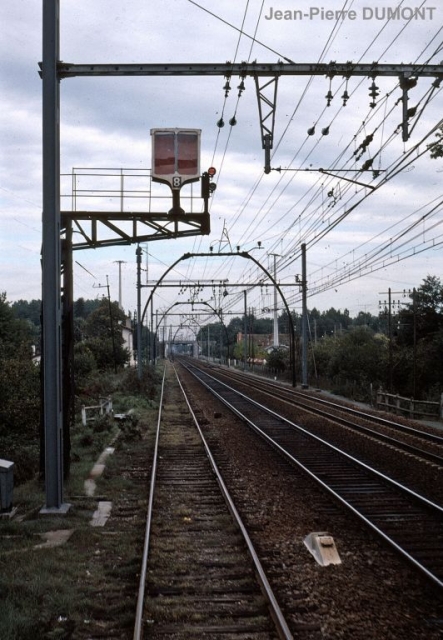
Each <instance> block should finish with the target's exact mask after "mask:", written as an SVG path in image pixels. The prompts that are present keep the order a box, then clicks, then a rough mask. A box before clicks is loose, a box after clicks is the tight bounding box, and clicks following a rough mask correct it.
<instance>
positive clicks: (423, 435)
mask: <svg viewBox="0 0 443 640" xmlns="http://www.w3.org/2000/svg"><path fill="white" fill-rule="evenodd" d="M220 374H221V375H224V376H226V377H228V378H229V377H231V378H234V377H236V378H237V379H238V380H241V379H243V380H244V379H245V374H244V373H242V372H237V371H230V372H229V374H228V373H227V372H226V371H223V370H222V369H220ZM249 379H250V378H248V384H251V383H250V382H249ZM252 380H253V383H252V384H253V385H254V386H255V387H256V388H258V389H260V391H264V393H267V394H268V395H271V396H272V393H271V392H270V389H271V388H272V389H275V390H276V391H277V392H278V394H282V395H279V396H278V397H279V398H280V399H283V400H285V401H286V402H288V403H290V404H293V405H294V406H297V405H298V406H302V407H305V406H306V405H304V404H303V403H302V402H299V401H298V400H296V399H295V398H303V400H304V401H305V402H312V403H314V404H316V403H318V404H322V405H324V406H326V407H331V408H333V409H336V410H337V411H341V412H342V413H348V414H350V415H352V416H356V417H359V418H363V419H364V420H367V421H368V422H373V423H375V424H378V425H380V426H382V427H387V428H389V429H394V430H396V431H402V432H403V433H405V434H407V435H410V436H412V437H414V438H420V439H421V440H427V441H428V442H432V443H433V444H437V445H442V446H443V437H442V436H439V435H437V434H435V433H429V432H427V431H422V430H420V429H415V428H413V427H408V426H407V425H404V424H400V423H399V422H394V421H392V420H388V419H386V418H382V417H381V416H376V415H373V414H370V413H367V412H366V411H360V410H359V409H354V408H352V407H349V406H346V405H341V404H338V403H337V402H331V401H330V400H326V399H325V398H318V397H316V398H313V397H311V396H309V395H307V394H306V393H303V392H300V391H295V390H294V389H286V388H285V387H283V386H282V385H279V384H275V383H274V382H273V381H272V380H266V383H265V382H263V379H262V378H256V377H252ZM274 397H277V395H276V396H274ZM315 411H316V412H317V411H318V412H320V411H321V410H320V409H315ZM324 415H325V416H326V415H327V414H324ZM334 419H335V417H334ZM337 420H343V422H346V420H345V419H344V418H337ZM353 425H354V423H351V422H350V423H349V426H353ZM355 426H356V427H358V428H362V429H363V428H365V427H360V425H355ZM375 433H376V435H380V436H381V439H383V438H387V437H388V436H383V435H382V434H378V432H375ZM393 441H394V442H396V440H395V438H393ZM417 451H421V450H420V449H417ZM411 452H412V453H413V451H411ZM423 453H424V454H425V455H429V456H431V457H434V461H435V462H436V463H437V464H440V465H441V464H442V462H443V460H442V459H441V458H440V456H434V455H433V454H428V453H427V452H423Z"/></svg>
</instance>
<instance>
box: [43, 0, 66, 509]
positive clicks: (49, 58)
mask: <svg viewBox="0 0 443 640" xmlns="http://www.w3.org/2000/svg"><path fill="white" fill-rule="evenodd" d="M59 20H60V2H59V0H44V1H43V60H42V86H43V96H42V98H43V122H42V125H43V136H42V140H43V216H42V222H43V235H42V313H43V332H42V338H43V351H42V355H43V358H42V367H43V370H42V371H43V428H44V451H45V491H46V503H45V506H44V507H43V508H42V509H41V513H42V514H53V513H66V512H67V511H68V510H69V507H70V505H69V504H64V503H63V457H62V456H63V413H62V411H63V408H62V405H63V398H62V390H61V384H60V381H61V379H62V364H61V363H62V340H61V335H62V332H61V240H60V231H61V213H60V119H59V113H60V81H59V80H60V79H59V75H58V64H59V59H60V29H59Z"/></svg>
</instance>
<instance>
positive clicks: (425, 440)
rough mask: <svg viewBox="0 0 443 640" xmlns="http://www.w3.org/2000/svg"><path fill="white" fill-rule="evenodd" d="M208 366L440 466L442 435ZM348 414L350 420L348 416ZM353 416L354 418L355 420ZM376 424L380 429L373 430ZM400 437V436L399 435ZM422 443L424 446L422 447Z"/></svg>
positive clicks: (247, 384)
mask: <svg viewBox="0 0 443 640" xmlns="http://www.w3.org/2000/svg"><path fill="white" fill-rule="evenodd" d="M212 369H213V370H214V373H215V375H216V376H217V377H218V378H222V379H225V380H235V381H237V383H239V384H243V385H244V386H245V388H249V389H254V390H256V391H259V392H260V393H261V394H265V395H266V396H268V397H270V398H274V399H277V400H279V401H280V402H284V403H286V404H287V405H289V406H291V407H296V408H298V409H302V410H304V411H306V412H308V413H312V414H314V415H317V416H320V417H322V418H326V419H329V420H333V421H334V423H335V424H340V425H341V426H343V427H347V428H349V429H352V430H353V431H355V432H359V433H361V434H364V435H367V436H369V437H371V438H373V439H374V440H378V441H380V442H384V443H386V444H388V445H390V446H392V447H395V448H397V449H400V450H401V451H405V452H407V453H410V454H412V455H414V456H417V457H418V458H421V459H423V460H427V461H429V462H432V463H433V464H435V465H437V466H439V467H443V437H442V436H440V435H438V434H436V433H431V432H428V431H423V430H420V429H418V428H413V427H410V426H407V425H404V424H401V423H398V422H395V421H391V420H388V419H386V418H382V417H380V416H376V415H373V414H370V413H367V412H365V411H361V410H358V409H354V408H352V407H348V406H346V405H342V404H338V403H335V402H331V401H329V400H325V399H323V398H318V397H315V398H312V397H310V396H309V395H308V394H306V393H302V392H298V391H295V390H294V389H286V388H285V387H283V386H282V385H279V384H275V383H273V382H272V381H268V380H267V381H266V382H265V381H263V380H260V379H257V378H255V377H252V376H245V375H244V374H242V373H239V372H236V371H226V370H223V369H221V368H219V367H216V368H212ZM319 405H320V406H319ZM351 417H352V418H354V420H351V419H350V418H351ZM355 420H358V422H356V421H355ZM380 427H381V428H382V431H380V430H377V428H380ZM400 437H401V438H402V439H399V438H400ZM423 446H426V447H427V448H425V449H424V448H423Z"/></svg>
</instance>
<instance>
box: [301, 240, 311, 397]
mask: <svg viewBox="0 0 443 640" xmlns="http://www.w3.org/2000/svg"><path fill="white" fill-rule="evenodd" d="M306 283H307V278H306V245H305V244H304V243H303V244H302V245H301V286H302V357H301V360H302V388H303V389H307V388H308V386H309V385H308V307H307V284H306Z"/></svg>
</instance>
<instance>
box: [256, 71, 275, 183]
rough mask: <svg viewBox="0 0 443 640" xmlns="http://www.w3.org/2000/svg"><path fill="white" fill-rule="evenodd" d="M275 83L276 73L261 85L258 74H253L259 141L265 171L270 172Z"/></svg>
mask: <svg viewBox="0 0 443 640" xmlns="http://www.w3.org/2000/svg"><path fill="white" fill-rule="evenodd" d="M277 84H278V75H275V76H274V77H272V78H271V79H270V80H267V82H265V83H264V84H262V85H261V86H260V83H259V79H258V76H255V88H256V91H257V100H258V113H259V117H260V131H261V141H262V148H263V149H264V150H265V173H270V172H271V149H272V146H273V143H274V128H275V110H276V105H277ZM265 92H269V93H270V96H267V95H266V93H265ZM265 109H266V111H265Z"/></svg>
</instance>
